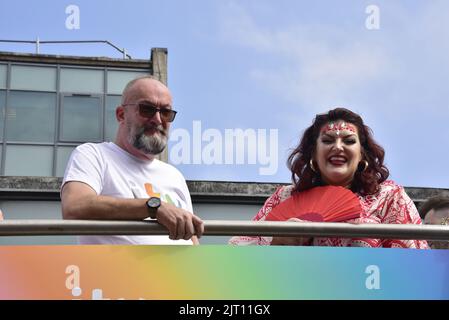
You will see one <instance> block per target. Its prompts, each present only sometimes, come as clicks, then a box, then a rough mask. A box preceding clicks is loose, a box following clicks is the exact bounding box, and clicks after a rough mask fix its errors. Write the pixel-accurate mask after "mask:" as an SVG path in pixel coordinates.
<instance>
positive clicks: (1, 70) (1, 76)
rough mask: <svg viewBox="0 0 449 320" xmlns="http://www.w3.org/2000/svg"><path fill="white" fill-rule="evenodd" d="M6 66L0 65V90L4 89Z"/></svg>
mask: <svg viewBox="0 0 449 320" xmlns="http://www.w3.org/2000/svg"><path fill="white" fill-rule="evenodd" d="M7 70H8V66H7V65H6V64H0V88H2V89H5V88H6V71H7Z"/></svg>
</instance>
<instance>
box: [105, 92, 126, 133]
mask: <svg viewBox="0 0 449 320" xmlns="http://www.w3.org/2000/svg"><path fill="white" fill-rule="evenodd" d="M121 100H122V97H121V96H107V97H106V110H105V115H104V116H105V126H106V127H105V135H104V141H114V140H115V135H116V134H117V128H118V122H117V118H116V117H115V109H116V108H117V106H118V105H120V103H121Z"/></svg>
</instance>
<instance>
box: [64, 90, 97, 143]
mask: <svg viewBox="0 0 449 320" xmlns="http://www.w3.org/2000/svg"><path fill="white" fill-rule="evenodd" d="M101 107H102V104H101V97H99V96H78V95H70V96H68V95H64V96H63V101H62V103H61V123H60V128H61V132H60V138H59V140H60V141H72V142H86V141H101V138H102V137H101V132H102V126H101V109H102V108H101Z"/></svg>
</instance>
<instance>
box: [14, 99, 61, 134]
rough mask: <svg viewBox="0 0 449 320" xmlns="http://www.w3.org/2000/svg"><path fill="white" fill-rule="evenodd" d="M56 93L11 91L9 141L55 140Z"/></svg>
mask: <svg viewBox="0 0 449 320" xmlns="http://www.w3.org/2000/svg"><path fill="white" fill-rule="evenodd" d="M55 110H56V94H55V93H44V92H22V91H11V92H10V93H9V102H8V114H7V117H6V137H7V139H8V140H9V141H36V142H53V141H54V140H55V137H54V135H55Z"/></svg>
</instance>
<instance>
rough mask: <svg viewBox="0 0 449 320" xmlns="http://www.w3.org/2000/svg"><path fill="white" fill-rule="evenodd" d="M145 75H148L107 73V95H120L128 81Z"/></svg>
mask: <svg viewBox="0 0 449 320" xmlns="http://www.w3.org/2000/svg"><path fill="white" fill-rule="evenodd" d="M146 75H148V73H147V72H139V71H115V70H110V71H108V93H110V94H122V92H123V89H125V86H126V84H127V83H128V82H129V81H131V80H133V79H136V78H140V77H143V76H146Z"/></svg>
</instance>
